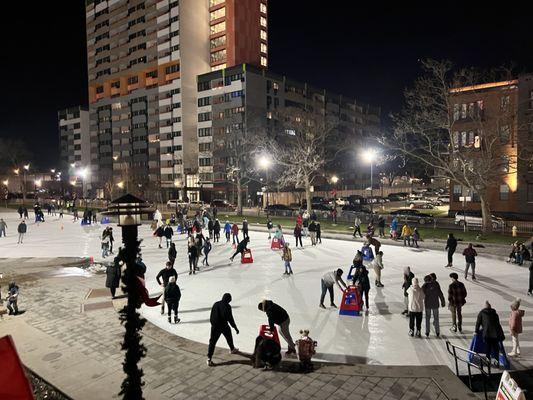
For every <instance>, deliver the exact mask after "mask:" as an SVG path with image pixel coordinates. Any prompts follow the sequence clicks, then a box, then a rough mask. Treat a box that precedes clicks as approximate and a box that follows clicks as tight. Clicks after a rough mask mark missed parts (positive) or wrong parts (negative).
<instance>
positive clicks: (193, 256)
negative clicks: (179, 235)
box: [187, 238, 199, 275]
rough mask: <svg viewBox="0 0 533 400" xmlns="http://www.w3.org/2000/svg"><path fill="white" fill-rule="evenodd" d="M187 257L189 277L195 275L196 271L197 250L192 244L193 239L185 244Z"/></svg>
mask: <svg viewBox="0 0 533 400" xmlns="http://www.w3.org/2000/svg"><path fill="white" fill-rule="evenodd" d="M187 249H188V251H187V255H188V257H189V275H191V274H196V271H197V270H198V257H199V255H198V248H197V247H196V244H195V243H194V239H192V238H190V239H189V241H188V244H187Z"/></svg>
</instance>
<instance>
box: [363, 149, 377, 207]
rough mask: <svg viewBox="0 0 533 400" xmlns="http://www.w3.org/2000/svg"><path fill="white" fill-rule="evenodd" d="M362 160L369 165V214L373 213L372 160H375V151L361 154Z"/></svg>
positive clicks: (370, 150)
mask: <svg viewBox="0 0 533 400" xmlns="http://www.w3.org/2000/svg"><path fill="white" fill-rule="evenodd" d="M363 158H364V159H365V160H366V161H367V162H368V163H370V212H371V213H372V214H373V213H374V202H373V197H374V196H373V193H374V169H373V168H374V167H373V164H374V160H375V158H376V151H375V150H374V149H368V150H366V151H365V152H364V153H363Z"/></svg>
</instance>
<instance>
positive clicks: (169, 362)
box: [0, 258, 475, 400]
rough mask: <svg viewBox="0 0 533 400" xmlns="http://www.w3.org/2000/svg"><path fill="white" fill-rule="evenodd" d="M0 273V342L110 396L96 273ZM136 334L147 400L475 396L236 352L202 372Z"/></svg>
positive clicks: (115, 385)
mask: <svg viewBox="0 0 533 400" xmlns="http://www.w3.org/2000/svg"><path fill="white" fill-rule="evenodd" d="M61 265H62V266H61ZM0 273H3V274H4V278H3V279H2V281H0V284H1V285H2V286H3V287H4V286H5V284H6V282H7V281H8V280H9V279H12V278H16V279H17V281H18V282H19V283H20V286H21V294H20V308H21V309H25V310H26V312H25V313H24V314H22V315H19V316H16V317H8V316H6V317H4V320H3V321H0V336H3V335H5V334H11V335H13V337H14V339H15V343H16V345H17V348H18V350H19V353H20V355H21V358H22V360H23V362H24V363H25V364H26V365H28V366H29V367H30V368H31V369H33V370H34V371H35V372H36V373H38V374H39V375H41V376H42V377H43V378H44V379H46V380H48V381H49V382H51V383H53V384H54V385H56V386H57V387H58V388H59V389H60V390H62V391H64V392H65V393H66V394H67V395H69V396H71V397H72V398H74V399H76V400H78V399H112V398H117V393H118V391H119V389H120V383H121V381H122V379H123V373H122V366H121V362H122V358H123V354H122V352H121V351H120V340H121V337H122V332H123V327H122V326H121V325H120V323H119V320H118V315H117V313H116V310H117V309H118V308H120V306H121V304H120V302H121V301H123V300H117V301H115V302H114V303H113V302H111V301H110V300H109V297H108V293H107V290H105V289H102V287H103V286H104V282H105V276H104V275H90V274H86V273H85V272H84V271H82V270H80V269H78V268H74V267H69V266H68V260H67V259H55V260H50V259H31V258H27V259H16V260H14V259H0ZM4 290H5V287H4ZM182 312H184V313H185V312H187V310H183V311H182ZM143 334H144V344H145V345H146V347H147V349H148V353H147V357H146V358H145V359H144V360H143V365H142V367H143V370H144V373H145V377H144V379H145V382H146V385H145V388H144V393H145V397H146V399H217V400H218V399H256V398H261V399H274V398H276V399H302V400H303V399H317V400H318V399H326V398H335V399H348V398H349V399H431V400H435V399H439V400H441V399H471V398H475V396H474V394H472V393H471V392H469V390H468V389H467V388H466V387H465V386H464V385H463V384H462V383H461V382H460V381H459V380H458V379H457V378H456V377H455V376H454V375H453V373H452V372H451V371H450V370H449V369H448V368H447V367H444V366H432V367H387V366H369V365H334V364H318V365H317V370H316V371H315V372H314V373H311V374H307V375H303V374H299V373H297V372H296V369H297V365H296V364H295V363H286V364H284V365H283V367H282V370H281V371H276V372H273V371H263V370H257V369H253V368H252V367H251V366H250V362H249V359H248V358H247V357H246V356H245V355H240V356H239V355H229V354H227V352H226V351H224V350H222V349H217V352H216V353H215V358H214V359H215V362H216V363H217V366H216V367H213V368H209V367H207V366H206V365H205V358H206V357H205V353H206V346H205V345H203V344H200V343H196V342H192V341H190V340H186V339H182V338H180V337H177V336H175V335H171V334H169V333H167V332H165V331H163V330H161V329H159V328H157V327H155V326H153V325H151V324H150V323H147V324H146V326H145V329H144V331H143ZM398 345H401V341H399V343H398Z"/></svg>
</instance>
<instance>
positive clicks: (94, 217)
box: [92, 210, 98, 224]
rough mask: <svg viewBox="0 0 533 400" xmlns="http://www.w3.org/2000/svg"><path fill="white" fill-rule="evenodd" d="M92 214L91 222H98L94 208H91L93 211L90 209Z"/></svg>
mask: <svg viewBox="0 0 533 400" xmlns="http://www.w3.org/2000/svg"><path fill="white" fill-rule="evenodd" d="M92 215H93V224H97V223H98V219H97V212H96V210H93V211H92Z"/></svg>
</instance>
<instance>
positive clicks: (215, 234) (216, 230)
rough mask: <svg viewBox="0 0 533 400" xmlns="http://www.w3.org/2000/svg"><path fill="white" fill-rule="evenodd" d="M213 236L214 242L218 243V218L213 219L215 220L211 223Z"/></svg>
mask: <svg viewBox="0 0 533 400" xmlns="http://www.w3.org/2000/svg"><path fill="white" fill-rule="evenodd" d="M213 237H214V242H215V243H218V241H219V240H220V221H219V220H218V219H215V222H214V223H213Z"/></svg>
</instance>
